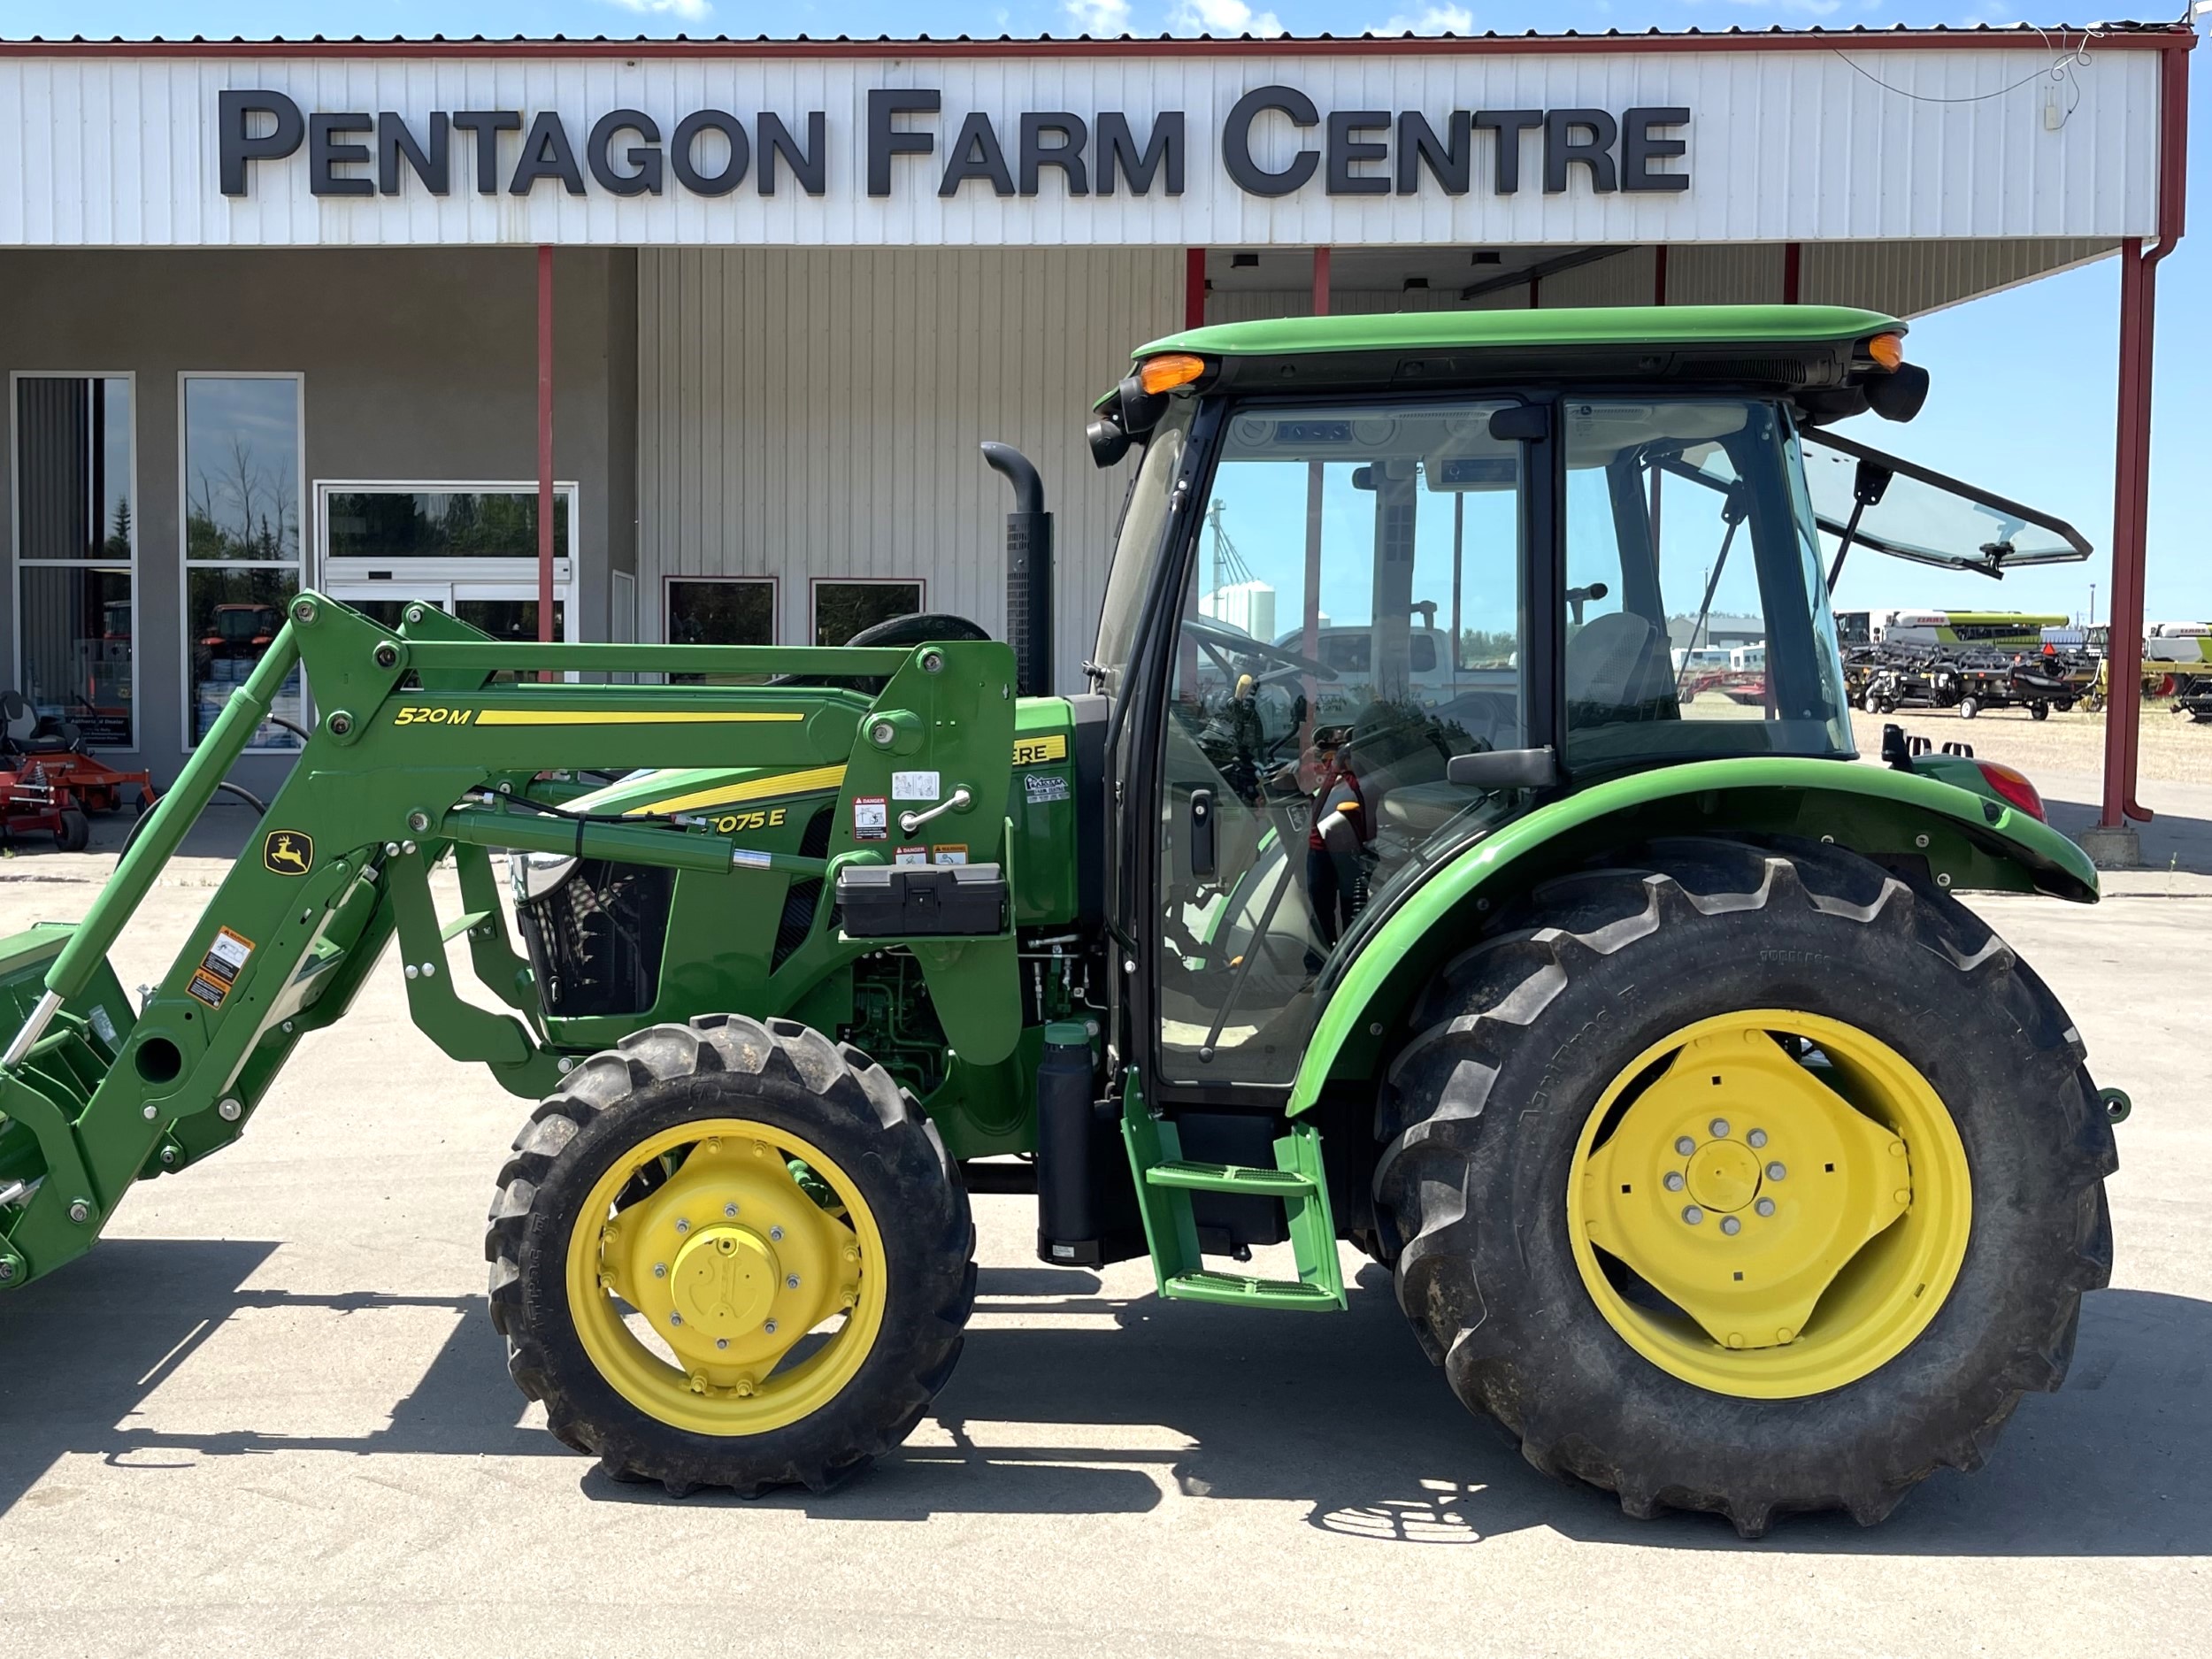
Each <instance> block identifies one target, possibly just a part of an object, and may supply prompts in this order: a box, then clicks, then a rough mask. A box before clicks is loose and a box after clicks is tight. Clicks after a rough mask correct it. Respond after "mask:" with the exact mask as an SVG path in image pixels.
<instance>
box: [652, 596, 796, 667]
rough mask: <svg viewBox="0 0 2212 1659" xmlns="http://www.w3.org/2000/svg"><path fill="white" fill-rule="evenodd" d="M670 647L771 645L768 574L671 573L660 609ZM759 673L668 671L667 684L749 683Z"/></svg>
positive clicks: (772, 623)
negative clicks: (746, 577) (741, 576)
mask: <svg viewBox="0 0 2212 1659" xmlns="http://www.w3.org/2000/svg"><path fill="white" fill-rule="evenodd" d="M662 616H663V618H664V619H665V623H666V627H667V633H668V642H669V643H670V644H671V645H773V644H774V643H775V642H776V584H775V582H774V580H772V579H770V578H753V579H751V580H741V579H736V578H731V577H725V576H672V577H670V578H669V579H668V586H667V594H666V603H665V604H664V606H663V607H662ZM761 678H762V676H760V675H758V674H712V675H709V674H671V675H669V677H668V682H669V684H671V685H672V686H699V685H705V684H708V683H710V682H711V683H713V684H715V685H718V686H736V685H749V684H752V683H755V682H757V680H760V679H761Z"/></svg>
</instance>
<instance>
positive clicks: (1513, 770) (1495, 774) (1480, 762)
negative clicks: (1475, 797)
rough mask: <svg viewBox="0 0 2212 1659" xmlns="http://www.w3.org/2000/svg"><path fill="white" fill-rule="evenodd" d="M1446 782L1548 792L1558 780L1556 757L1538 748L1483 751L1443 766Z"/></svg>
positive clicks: (1456, 757) (1451, 759) (1478, 787)
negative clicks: (1544, 790) (1546, 790)
mask: <svg viewBox="0 0 2212 1659" xmlns="http://www.w3.org/2000/svg"><path fill="white" fill-rule="evenodd" d="M1444 777H1445V780H1446V781H1448V782H1450V783H1455V784H1460V785H1462V786H1463V787H1468V788H1471V789H1548V788H1550V787H1552V785H1554V784H1555V783H1557V782H1558V781H1559V757H1558V756H1557V755H1556V754H1555V753H1554V752H1553V751H1552V749H1551V748H1550V747H1549V746H1548V745H1547V746H1546V747H1544V748H1542V749H1483V750H1481V751H1480V752H1479V753H1477V754H1473V755H1454V756H1453V757H1451V758H1450V759H1449V760H1448V761H1446V762H1445V763H1444Z"/></svg>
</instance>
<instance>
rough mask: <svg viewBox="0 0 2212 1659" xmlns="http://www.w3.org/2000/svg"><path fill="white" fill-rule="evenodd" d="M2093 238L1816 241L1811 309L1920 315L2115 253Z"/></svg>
mask: <svg viewBox="0 0 2212 1659" xmlns="http://www.w3.org/2000/svg"><path fill="white" fill-rule="evenodd" d="M2117 246H2118V244H2117V243H2116V242H2111V241H2109V240H2107V239H2101V238H2097V237H2086V236H2084V237H2062V238H2055V239H2053V240H2051V241H2047V242H2029V241H2024V240H2005V241H1997V242H1847V243H1822V242H1816V243H1812V244H1810V245H1809V246H1808V247H1807V248H1806V250H1805V265H1804V272H1803V275H1802V281H1803V284H1804V288H1803V293H1802V295H1801V298H1803V299H1804V301H1805V302H1806V303H1808V304H1834V305H1863V306H1866V307H1867V308H1869V309H1870V310H1872V311H1887V312H1888V313H1889V314H1890V315H1891V316H1893V317H1920V316H1924V315H1925V314H1926V313H1928V312H1930V311H1940V310H1941V309H1942V308H1943V307H1945V306H1947V305H1955V304H1957V303H1959V302H1961V301H1962V300H1969V299H1973V298H1975V297H1977V296H1980V295H1983V294H1991V293H1994V292H1995V291H1996V290H1997V289H1999V288H2011V287H2013V286H2014V285H2016V284H2017V283H2021V282H2025V281H2029V280H2032V279H2033V278H2035V277H2039V276H2042V275H2045V274H2047V273H2050V272H2053V271H2060V270H2063V269H2065V268H2066V267H2067V266H2069V265H2085V264H2087V263H2088V262H2089V261H2091V260H2093V259H2101V258H2103V257H2106V256H2107V255H2108V254H2110V253H2112V252H2113V251H2115V250H2116V247H2117Z"/></svg>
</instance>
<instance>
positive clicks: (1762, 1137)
mask: <svg viewBox="0 0 2212 1659" xmlns="http://www.w3.org/2000/svg"><path fill="white" fill-rule="evenodd" d="M1744 1139H1745V1140H1746V1141H1749V1142H1750V1143H1751V1144H1752V1145H1753V1146H1755V1147H1763V1146H1764V1145H1766V1143H1767V1132H1766V1131H1765V1130H1763V1129H1754V1130H1753V1131H1752V1132H1751V1133H1749V1134H1747V1135H1746V1136H1745V1137H1744Z"/></svg>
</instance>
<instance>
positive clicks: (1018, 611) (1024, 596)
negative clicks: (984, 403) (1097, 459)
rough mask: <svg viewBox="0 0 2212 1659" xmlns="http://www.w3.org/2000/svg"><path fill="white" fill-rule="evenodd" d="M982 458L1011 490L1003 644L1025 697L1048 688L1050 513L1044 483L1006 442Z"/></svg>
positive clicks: (989, 448) (987, 448) (988, 446)
mask: <svg viewBox="0 0 2212 1659" xmlns="http://www.w3.org/2000/svg"><path fill="white" fill-rule="evenodd" d="M983 458H984V460H985V461H986V462H987V463H988V464H989V465H990V468H991V470H992V471H993V472H996V473H997V474H998V475H999V476H1000V477H1002V478H1003V479H1004V480H1006V481H1007V483H1008V484H1009V485H1010V486H1011V487H1012V488H1013V491H1014V511H1011V512H1010V513H1008V514H1007V515H1006V642H1007V643H1008V644H1009V645H1011V646H1012V647H1013V648H1014V664H1015V677H1016V680H1017V688H1018V690H1019V691H1020V693H1021V695H1023V696H1025V697H1036V696H1042V695H1045V694H1046V693H1047V692H1048V691H1050V690H1051V689H1052V515H1051V514H1050V513H1048V512H1047V511H1045V485H1044V480H1042V479H1041V478H1040V477H1038V475H1037V469H1036V468H1035V467H1034V466H1033V465H1030V461H1029V457H1027V456H1025V455H1024V454H1023V453H1022V452H1021V451H1020V450H1019V449H1016V448H1015V447H1014V446H1013V445H1012V444H1010V443H995V442H987V443H985V444H984V446H983Z"/></svg>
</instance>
